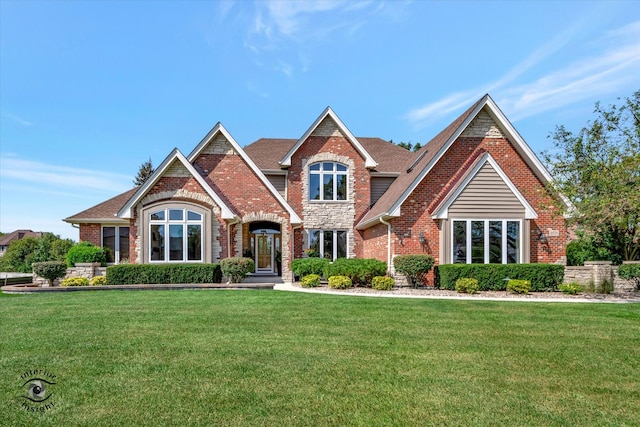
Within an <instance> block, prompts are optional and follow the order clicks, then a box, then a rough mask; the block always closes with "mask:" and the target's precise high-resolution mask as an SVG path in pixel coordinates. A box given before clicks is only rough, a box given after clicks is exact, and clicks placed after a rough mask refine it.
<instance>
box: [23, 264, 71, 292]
mask: <svg viewBox="0 0 640 427" xmlns="http://www.w3.org/2000/svg"><path fill="white" fill-rule="evenodd" d="M31 268H32V269H33V272H34V273H36V274H37V275H38V276H40V277H44V278H45V279H47V280H48V281H49V286H53V281H54V280H56V279H62V278H63V277H64V276H65V275H66V274H67V263H66V262H63V261H44V262H34V263H33V264H31Z"/></svg>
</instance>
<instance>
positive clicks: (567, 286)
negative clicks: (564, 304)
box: [558, 282, 582, 295]
mask: <svg viewBox="0 0 640 427" xmlns="http://www.w3.org/2000/svg"><path fill="white" fill-rule="evenodd" d="M558 289H559V290H560V292H562V293H563V294H569V295H576V294H579V293H580V292H582V285H581V284H580V283H578V282H569V283H563V284H562V285H560V286H558Z"/></svg>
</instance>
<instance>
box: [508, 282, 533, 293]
mask: <svg viewBox="0 0 640 427" xmlns="http://www.w3.org/2000/svg"><path fill="white" fill-rule="evenodd" d="M507 290H508V291H509V292H511V293H512V294H528V293H529V291H530V290H531V282H530V281H528V280H519V279H511V280H509V281H508V282H507Z"/></svg>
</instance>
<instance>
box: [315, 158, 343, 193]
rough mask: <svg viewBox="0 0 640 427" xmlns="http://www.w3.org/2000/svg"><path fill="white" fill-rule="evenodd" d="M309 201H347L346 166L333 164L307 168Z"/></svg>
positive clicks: (326, 163) (317, 164) (327, 163)
mask: <svg viewBox="0 0 640 427" xmlns="http://www.w3.org/2000/svg"><path fill="white" fill-rule="evenodd" d="M309 200H322V201H334V200H347V166H345V165H343V164H341V163H334V162H320V163H314V164H312V165H311V166H309Z"/></svg>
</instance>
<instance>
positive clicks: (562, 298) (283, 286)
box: [273, 283, 640, 304]
mask: <svg viewBox="0 0 640 427" xmlns="http://www.w3.org/2000/svg"><path fill="white" fill-rule="evenodd" d="M273 289H274V290H276V291H287V292H304V293H310V294H325V295H343V296H356V297H373V298H413V299H440V300H443V299H444V300H460V301H511V302H557V303H566V302H568V303H576V302H579V303H617V304H621V303H640V294H639V295H638V296H637V298H630V299H625V298H616V297H615V296H607V297H603V298H584V297H580V296H569V295H564V294H557V296H556V297H554V298H544V297H542V298H540V297H531V295H529V296H527V295H522V296H519V295H513V296H509V297H499V296H481V295H466V294H459V295H451V294H448V295H424V294H422V295H420V294H414V295H412V294H411V291H407V292H406V293H392V292H383V291H373V290H370V289H368V290H367V291H364V292H357V291H350V290H330V289H326V288H324V289H318V288H301V287H298V286H294V285H292V284H290V283H278V284H275V285H274V287H273Z"/></svg>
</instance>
